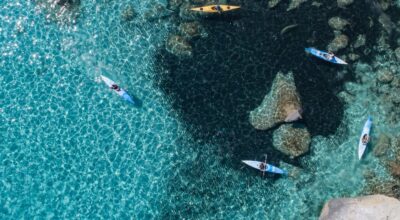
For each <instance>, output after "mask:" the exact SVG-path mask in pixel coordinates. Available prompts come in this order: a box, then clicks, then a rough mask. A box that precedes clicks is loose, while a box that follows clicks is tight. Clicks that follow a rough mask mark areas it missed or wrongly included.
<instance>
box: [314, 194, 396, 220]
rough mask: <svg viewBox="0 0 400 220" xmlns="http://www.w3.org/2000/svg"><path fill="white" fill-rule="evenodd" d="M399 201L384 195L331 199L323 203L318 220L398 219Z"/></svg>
mask: <svg viewBox="0 0 400 220" xmlns="http://www.w3.org/2000/svg"><path fill="white" fill-rule="evenodd" d="M399 216H400V201H399V200H397V199H395V198H392V197H387V196H384V195H379V194H378V195H370V196H363V197H356V198H339V199H331V200H329V201H328V202H327V203H325V205H324V208H323V209H322V211H321V215H320V216H319V220H337V219H364V220H375V219H398V217H399Z"/></svg>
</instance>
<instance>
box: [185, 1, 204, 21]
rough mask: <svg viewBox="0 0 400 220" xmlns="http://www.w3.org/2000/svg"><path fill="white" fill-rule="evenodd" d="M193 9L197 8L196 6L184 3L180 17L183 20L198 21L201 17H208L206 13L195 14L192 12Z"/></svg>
mask: <svg viewBox="0 0 400 220" xmlns="http://www.w3.org/2000/svg"><path fill="white" fill-rule="evenodd" d="M193 7H196V6H195V5H192V4H191V3H189V2H186V3H183V4H182V5H181V6H180V7H179V17H180V18H182V19H183V20H196V19H197V18H199V17H201V16H206V15H205V14H204V13H200V12H194V11H192V10H190V9H191V8H193Z"/></svg>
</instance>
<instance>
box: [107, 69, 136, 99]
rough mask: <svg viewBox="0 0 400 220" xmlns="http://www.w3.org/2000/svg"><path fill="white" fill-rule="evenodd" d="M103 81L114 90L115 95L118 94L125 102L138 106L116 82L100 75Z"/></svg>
mask: <svg viewBox="0 0 400 220" xmlns="http://www.w3.org/2000/svg"><path fill="white" fill-rule="evenodd" d="M100 77H101V80H103V82H104V83H105V84H106V85H107V86H108V87H109V88H110V89H112V90H113V91H114V92H115V93H117V94H118V95H119V96H121V97H122V98H123V99H124V100H125V101H127V102H129V103H131V104H133V105H137V104H138V103H137V102H135V101H134V99H133V98H132V97H131V96H130V95H129V94H128V93H127V92H126V91H125V90H124V89H122V88H120V87H119V86H118V85H117V84H116V83H115V82H114V81H112V80H111V79H109V78H107V77H105V76H103V75H100Z"/></svg>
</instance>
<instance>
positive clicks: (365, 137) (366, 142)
mask: <svg viewBox="0 0 400 220" xmlns="http://www.w3.org/2000/svg"><path fill="white" fill-rule="evenodd" d="M368 141H369V136H368V134H364V135H363V137H362V139H361V142H362V143H363V144H368Z"/></svg>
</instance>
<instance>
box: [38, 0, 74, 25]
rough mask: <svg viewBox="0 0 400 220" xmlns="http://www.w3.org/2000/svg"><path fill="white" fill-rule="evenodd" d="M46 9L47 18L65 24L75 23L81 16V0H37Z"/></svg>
mask: <svg viewBox="0 0 400 220" xmlns="http://www.w3.org/2000/svg"><path fill="white" fill-rule="evenodd" d="M35 3H36V4H37V5H39V6H41V7H43V8H44V9H45V11H46V14H47V16H46V18H47V19H50V20H55V21H58V22H61V23H65V24H74V23H75V22H76V18H77V17H78V16H79V5H80V4H81V1H80V0H36V1H35Z"/></svg>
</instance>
